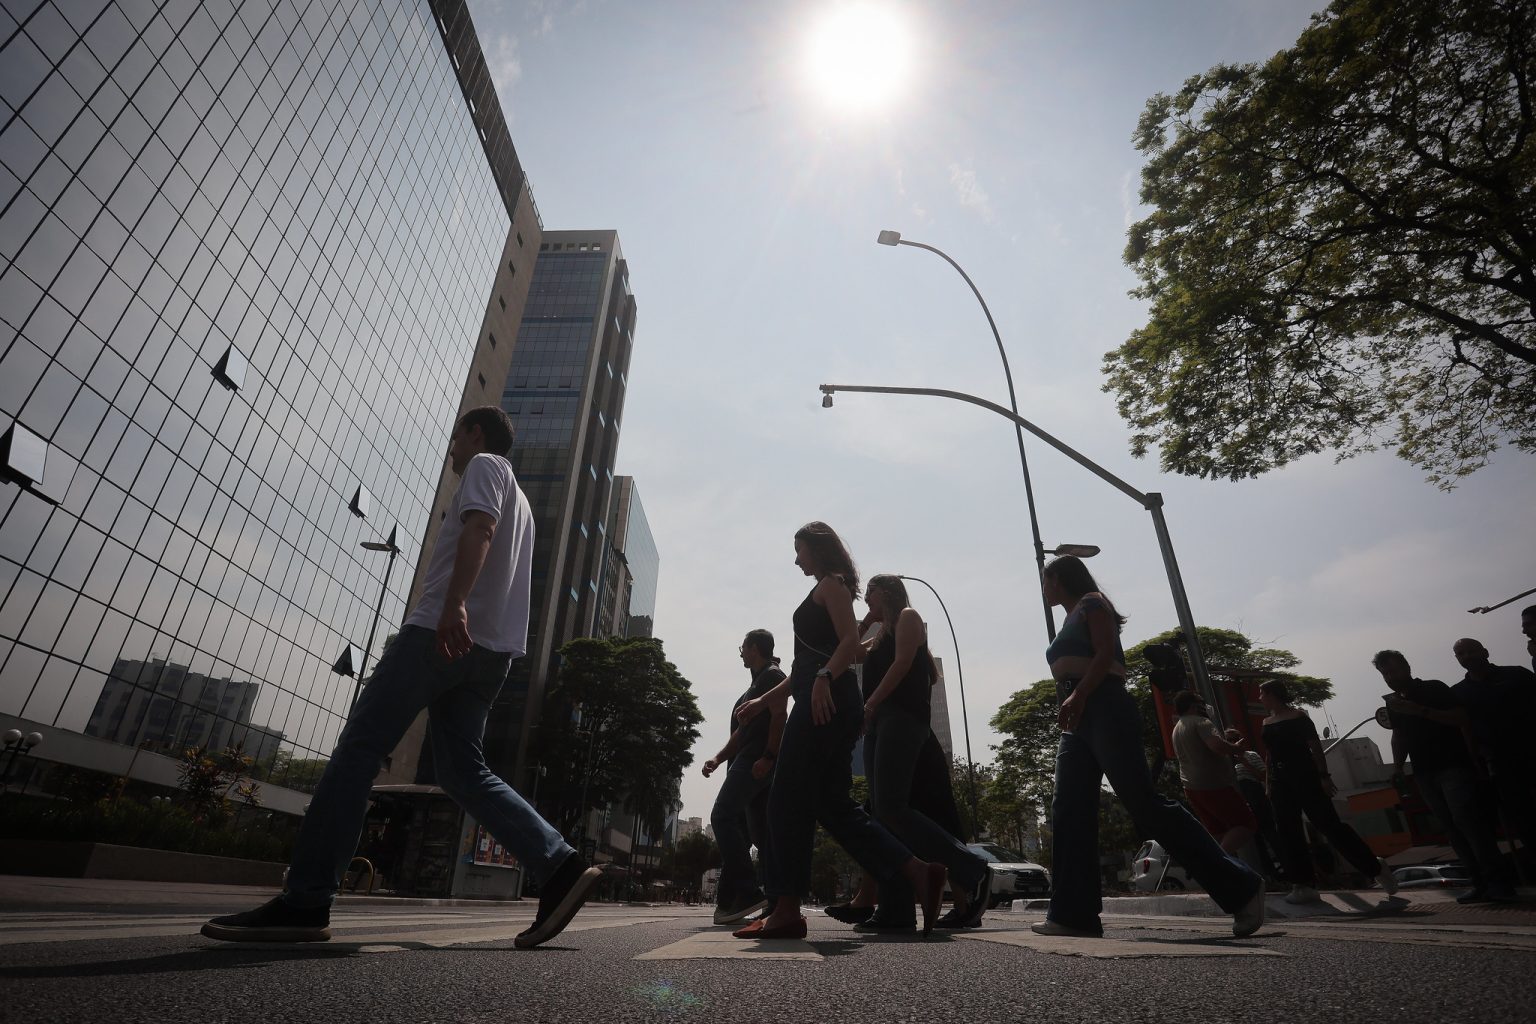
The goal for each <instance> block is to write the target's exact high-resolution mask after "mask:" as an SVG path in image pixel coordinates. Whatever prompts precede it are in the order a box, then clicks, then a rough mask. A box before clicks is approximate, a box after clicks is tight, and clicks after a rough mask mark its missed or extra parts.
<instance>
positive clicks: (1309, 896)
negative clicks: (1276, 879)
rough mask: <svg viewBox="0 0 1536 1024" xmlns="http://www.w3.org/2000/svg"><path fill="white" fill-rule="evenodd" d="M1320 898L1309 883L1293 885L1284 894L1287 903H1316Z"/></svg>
mask: <svg viewBox="0 0 1536 1024" xmlns="http://www.w3.org/2000/svg"><path fill="white" fill-rule="evenodd" d="M1321 899H1322V897H1321V896H1319V895H1318V894H1317V890H1316V889H1314V888H1312V887H1311V886H1310V885H1293V886H1291V891H1290V892H1288V893H1286V894H1285V902H1287V903H1317V902H1318V901H1319V900H1321Z"/></svg>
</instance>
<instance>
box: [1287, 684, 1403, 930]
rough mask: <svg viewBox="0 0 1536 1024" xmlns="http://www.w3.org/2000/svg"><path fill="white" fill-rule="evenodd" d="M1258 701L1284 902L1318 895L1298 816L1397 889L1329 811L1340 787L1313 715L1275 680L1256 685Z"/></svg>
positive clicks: (1353, 861)
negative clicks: (1263, 714)
mask: <svg viewBox="0 0 1536 1024" xmlns="http://www.w3.org/2000/svg"><path fill="white" fill-rule="evenodd" d="M1259 703H1260V704H1263V705H1264V709H1265V710H1266V711H1268V712H1269V717H1268V718H1266V719H1264V749H1265V750H1267V751H1269V801H1270V805H1271V806H1272V807H1274V809H1275V826H1276V827H1277V828H1278V829H1279V831H1280V853H1281V858H1282V860H1283V861H1284V863H1285V880H1286V881H1288V882H1290V883H1291V891H1290V892H1288V893H1286V896H1285V901H1286V902H1287V903H1311V902H1315V901H1316V900H1317V898H1318V897H1317V869H1316V868H1315V867H1314V866H1313V864H1312V854H1311V852H1310V851H1309V850H1308V847H1307V834H1306V832H1305V831H1304V830H1303V829H1302V827H1301V816H1302V814H1306V816H1307V818H1308V820H1309V821H1311V822H1312V827H1313V828H1315V829H1317V830H1318V831H1319V832H1321V833H1322V834H1323V835H1324V836H1326V837H1327V839H1328V842H1329V843H1330V844H1331V845H1332V846H1333V848H1334V849H1336V850H1338V851H1339V852H1340V853H1341V854H1343V855H1344V859H1345V860H1347V861H1348V862H1349V863H1350V866H1351V867H1353V868H1354V869H1355V870H1356V871H1358V872H1360V873H1361V874H1362V875H1364V876H1365V877H1367V878H1374V879H1376V880H1377V881H1378V882H1379V883H1381V887H1382V888H1383V889H1385V890H1386V891H1387V893H1388V895H1391V894H1392V893H1395V892H1397V880H1396V879H1395V878H1393V877H1392V869H1391V868H1389V867H1387V866H1386V864H1384V863H1383V862H1382V861H1380V860H1378V859H1377V858H1376V855H1375V854H1374V853H1372V852H1371V848H1370V847H1369V846H1368V845H1366V842H1365V840H1364V839H1361V838H1360V833H1358V832H1356V831H1355V830H1354V829H1352V828H1350V827H1349V826H1348V825H1346V824H1345V823H1344V822H1343V821H1341V820H1340V819H1339V812H1338V811H1336V810H1334V809H1333V794H1335V793H1337V792H1338V791H1339V790H1338V787H1337V786H1335V785H1334V784H1333V779H1331V778H1330V777H1329V776H1328V761H1327V759H1326V758H1325V757H1324V756H1323V745H1322V743H1321V741H1319V740H1318V738H1317V727H1316V726H1314V725H1313V724H1312V719H1311V718H1309V717H1308V716H1307V713H1306V712H1305V711H1303V710H1302V709H1301V708H1298V707H1295V706H1294V705H1292V704H1291V694H1290V691H1289V690H1288V689H1286V686H1285V684H1284V683H1282V682H1281V681H1280V680H1278V679H1269V680H1266V681H1265V682H1263V683H1260V684H1259Z"/></svg>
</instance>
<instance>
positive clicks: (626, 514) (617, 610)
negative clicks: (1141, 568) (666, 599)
mask: <svg viewBox="0 0 1536 1024" xmlns="http://www.w3.org/2000/svg"><path fill="white" fill-rule="evenodd" d="M660 571H661V556H660V555H658V554H657V552H656V539H655V538H654V537H652V536H651V524H650V523H649V522H647V521H646V518H645V507H644V506H643V505H641V504H640V490H639V488H637V487H636V486H635V478H634V477H632V476H618V477H614V478H613V500H612V502H610V507H609V511H608V552H607V556H606V558H605V560H604V564H603V578H602V581H601V584H600V587H599V590H600V595H599V596H600V603H599V606H598V613H597V614H598V621H597V635H598V636H653V635H654V634H655V628H656V578H657V575H658V574H659V573H660Z"/></svg>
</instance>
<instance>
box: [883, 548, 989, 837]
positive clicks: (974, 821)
mask: <svg viewBox="0 0 1536 1024" xmlns="http://www.w3.org/2000/svg"><path fill="white" fill-rule="evenodd" d="M897 578H898V579H903V580H911V581H912V582H913V583H921V584H922V585H923V586H925V587H927V588H928V590H929V591H930V592H931V593H932V594H933V596H934V598H935V599H937V600H938V602H939V610H940V611H942V612H943V613H944V621H945V622H947V623H949V640H950V643H952V644H954V646H955V679H956V681H958V682H959V684H960V724H961V725H962V726H963V727H964V728H965V770H966V773H967V774H968V775H969V776H970V790H971V829H972V831H973V832H974V834H975V835H976V836H977V837H978V838H979V837H980V836H981V816H980V814H979V812H978V811H977V801H976V762H975V761H972V760H971V719H970V715H969V714H968V713H967V712H966V710H965V672H964V670H963V669H961V667H960V641H959V639H958V638H956V636H955V620H954V619H951V618H950V617H949V609H948V608H946V607H945V606H944V599H943V598H942V597H939V592H938V591H937V590H934V589H933V584H932V583H929V582H928V581H927V580H924V579H919V578H918V577H916V576H898V577H897Z"/></svg>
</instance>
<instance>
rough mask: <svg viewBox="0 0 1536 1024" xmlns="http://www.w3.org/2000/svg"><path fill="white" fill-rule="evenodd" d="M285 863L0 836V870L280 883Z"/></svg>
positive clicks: (56, 875) (68, 875)
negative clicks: (2, 837) (1, 837)
mask: <svg viewBox="0 0 1536 1024" xmlns="http://www.w3.org/2000/svg"><path fill="white" fill-rule="evenodd" d="M287 866H288V865H286V864H277V863H273V862H270V861H264V860H240V859H238V858H235V857H211V856H208V855H207V854H201V853H176V852H173V851H170V850H147V849H144V848H143V847H139V846H115V845H113V844H111V843H86V842H58V841H52V840H35V839H0V874H9V875H49V876H52V877H54V878H122V879H132V880H134V881H140V882H203V883H210V884H218V885H281V884H282V883H283V870H284V868H286V867H287Z"/></svg>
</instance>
